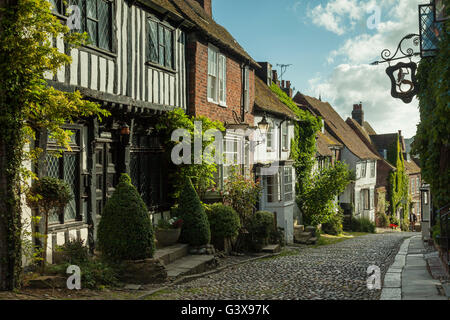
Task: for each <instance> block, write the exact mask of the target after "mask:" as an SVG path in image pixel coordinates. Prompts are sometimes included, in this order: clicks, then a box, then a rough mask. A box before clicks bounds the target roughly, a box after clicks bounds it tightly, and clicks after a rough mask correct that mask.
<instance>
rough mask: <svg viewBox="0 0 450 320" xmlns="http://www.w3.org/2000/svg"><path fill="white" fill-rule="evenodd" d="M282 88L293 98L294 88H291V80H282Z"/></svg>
mask: <svg viewBox="0 0 450 320" xmlns="http://www.w3.org/2000/svg"><path fill="white" fill-rule="evenodd" d="M281 89H283V91H284V92H285V93H286V94H287V95H288V96H289V98H292V94H293V90H292V88H291V82H290V81H284V80H283V81H282V82H281Z"/></svg>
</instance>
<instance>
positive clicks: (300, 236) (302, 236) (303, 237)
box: [296, 232, 312, 239]
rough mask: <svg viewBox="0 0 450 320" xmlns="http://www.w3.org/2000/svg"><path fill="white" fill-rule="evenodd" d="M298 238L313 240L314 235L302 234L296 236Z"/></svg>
mask: <svg viewBox="0 0 450 320" xmlns="http://www.w3.org/2000/svg"><path fill="white" fill-rule="evenodd" d="M296 236H297V238H302V239H305V238H306V239H307V238H311V237H312V233H311V232H300V233H298V234H296Z"/></svg>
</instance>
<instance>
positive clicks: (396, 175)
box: [387, 134, 409, 220]
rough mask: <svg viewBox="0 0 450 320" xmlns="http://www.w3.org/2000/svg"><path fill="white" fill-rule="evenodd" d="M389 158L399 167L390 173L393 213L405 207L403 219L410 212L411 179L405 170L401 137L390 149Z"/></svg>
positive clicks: (390, 195)
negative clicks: (409, 190)
mask: <svg viewBox="0 0 450 320" xmlns="http://www.w3.org/2000/svg"><path fill="white" fill-rule="evenodd" d="M387 160H388V161H389V162H390V163H391V164H392V165H393V166H395V168H396V169H397V170H396V171H394V172H391V173H390V174H389V202H390V208H391V214H393V215H395V214H396V213H397V211H398V209H399V208H403V216H402V217H400V218H401V219H402V220H403V219H407V218H408V214H409V192H408V186H409V179H408V175H407V174H406V170H405V161H404V158H403V153H402V150H401V148H400V137H399V135H398V134H397V138H396V139H395V141H394V142H393V144H392V146H391V147H390V148H389V150H388V154H387Z"/></svg>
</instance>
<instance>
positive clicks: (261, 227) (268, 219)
mask: <svg viewBox="0 0 450 320" xmlns="http://www.w3.org/2000/svg"><path fill="white" fill-rule="evenodd" d="M273 218H274V215H273V213H272V212H267V211H258V212H256V213H255V214H253V215H252V216H251V217H250V220H249V223H248V227H247V230H248V232H249V234H250V241H251V243H250V244H249V247H250V249H252V250H255V251H260V250H261V249H262V248H263V247H264V246H265V245H267V243H268V241H269V237H270V235H271V233H272V232H273V231H274V230H275V223H274V219H273Z"/></svg>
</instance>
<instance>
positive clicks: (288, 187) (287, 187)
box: [283, 167, 293, 201]
mask: <svg viewBox="0 0 450 320" xmlns="http://www.w3.org/2000/svg"><path fill="white" fill-rule="evenodd" d="M283 170H284V201H292V199H293V188H292V167H284V169H283Z"/></svg>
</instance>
